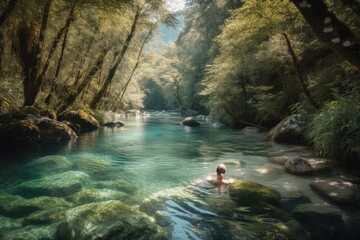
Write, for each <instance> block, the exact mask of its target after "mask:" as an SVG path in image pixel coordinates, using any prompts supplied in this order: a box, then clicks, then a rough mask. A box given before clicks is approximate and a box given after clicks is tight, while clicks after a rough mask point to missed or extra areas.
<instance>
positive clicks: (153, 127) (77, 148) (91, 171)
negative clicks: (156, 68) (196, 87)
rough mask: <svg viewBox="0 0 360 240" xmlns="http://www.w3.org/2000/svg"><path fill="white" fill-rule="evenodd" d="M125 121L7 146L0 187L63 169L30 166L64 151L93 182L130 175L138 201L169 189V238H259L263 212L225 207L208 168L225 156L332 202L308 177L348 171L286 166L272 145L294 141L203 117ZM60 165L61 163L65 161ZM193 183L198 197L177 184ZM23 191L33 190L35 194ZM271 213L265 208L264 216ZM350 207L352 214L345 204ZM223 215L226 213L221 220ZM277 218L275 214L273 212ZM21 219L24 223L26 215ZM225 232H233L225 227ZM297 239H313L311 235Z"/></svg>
mask: <svg viewBox="0 0 360 240" xmlns="http://www.w3.org/2000/svg"><path fill="white" fill-rule="evenodd" d="M123 121H124V123H125V126H124V127H122V128H115V129H111V128H101V129H100V130H98V131H95V132H91V133H86V134H83V135H82V136H80V137H79V139H78V141H77V142H76V143H69V144H67V145H65V146H62V147H59V146H53V145H42V146H37V147H31V148H26V149H15V150H12V151H10V150H9V151H7V152H3V156H2V163H3V166H2V168H1V170H0V181H1V182H0V184H1V185H0V186H1V192H2V193H7V192H11V191H12V189H14V188H15V189H16V187H17V186H18V185H19V184H22V183H24V182H27V181H32V180H34V179H39V178H44V177H46V176H47V175H50V174H54V173H55V172H56V171H55V172H54V171H53V169H51V167H50V168H49V167H47V168H45V169H42V170H41V171H42V172H41V171H40V172H39V171H38V170H37V169H38V168H36V167H35V168H31V169H35V170H34V171H32V170H31V171H29V166H32V167H34V165H31V163H32V161H34V160H36V159H39V158H40V157H45V158H46V156H54V155H56V156H58V157H59V156H64V157H66V159H67V160H68V161H69V162H70V163H71V164H72V165H69V166H70V167H67V169H66V170H67V171H68V170H73V171H84V172H86V173H87V174H88V175H89V176H90V180H89V181H90V183H87V185H86V186H90V185H91V186H94V184H95V183H97V182H102V183H103V182H111V181H113V180H114V181H122V182H124V183H125V185H126V187H127V190H126V189H125V190H123V192H126V194H127V197H126V200H124V201H125V202H126V204H128V205H130V206H133V207H136V208H137V207H138V206H141V204H142V202H143V201H144V199H146V198H149V197H150V196H152V195H154V194H155V195H156V194H158V195H161V196H164V195H166V194H168V195H167V196H166V200H162V202H161V201H160V204H163V206H162V212H163V213H164V214H165V216H166V217H167V219H168V221H170V222H171V223H169V224H168V225H171V228H169V229H171V230H170V233H168V235H167V237H168V238H170V239H220V238H222V239H257V238H258V235H256V234H255V233H254V234H252V233H251V231H257V230H254V229H256V228H255V227H254V226H255V225H252V223H255V222H256V219H259V218H258V217H253V218H250V217H246V213H245V215H244V216H241V217H239V216H238V215H237V216H234V215H232V216H230V215H229V214H228V213H222V212H221V211H222V210H224V209H226V204H227V203H228V200H229V199H227V198H226V194H227V193H226V191H225V193H222V194H223V195H224V196H225V197H219V196H217V195H218V194H217V193H216V191H213V189H212V188H211V187H209V186H207V185H206V184H200V185H201V186H200V187H199V186H197V185H196V184H194V182H200V181H199V179H200V180H201V179H206V178H207V177H209V176H211V177H213V178H214V177H215V168H216V166H217V165H218V164H219V163H225V164H226V166H227V172H226V175H225V176H226V177H227V178H235V179H239V180H247V181H252V182H256V183H259V184H262V185H264V186H267V187H270V188H272V189H275V190H277V191H278V192H280V193H281V195H282V196H287V195H288V194H289V193H293V192H302V194H303V195H304V196H306V197H307V198H308V199H310V201H311V202H312V204H314V205H320V206H328V205H329V203H327V202H326V201H324V200H323V199H321V198H319V197H318V195H317V194H316V193H314V192H313V191H312V190H311V188H310V186H309V184H310V183H311V182H313V181H314V180H315V179H316V180H318V179H329V178H331V177H333V176H334V175H339V174H342V172H340V170H338V171H336V172H333V173H331V174H325V175H321V176H308V177H300V176H294V175H290V174H287V173H285V172H284V171H283V169H282V167H281V166H279V165H275V164H272V163H270V162H269V161H268V153H269V152H276V151H280V150H283V149H286V148H289V147H291V146H286V145H280V144H275V143H272V142H269V141H267V140H266V139H265V135H264V134H261V133H254V132H252V131H250V132H243V131H241V130H234V129H227V128H221V129H219V128H214V127H212V126H211V125H209V124H206V123H204V122H203V123H202V125H201V126H200V127H196V128H190V127H184V126H181V125H180V124H179V122H180V119H179V118H177V117H165V116H164V117H160V116H158V117H148V118H144V117H141V118H131V119H123ZM79 159H80V160H79ZM87 159H90V160H87ZM29 164H30V165H29ZM49 169H50V170H49ZM59 169H60V170H59ZM57 170H59V172H61V171H62V170H61V167H60V168H58V169H57ZM95 185H96V184H95ZM86 186H85V188H86ZM188 186H193V189H194V188H195V190H196V191H195V194H193V196H192V197H191V198H188V199H186V200H182V198H181V197H178V196H176V195H177V193H176V191H177V189H179V188H180V189H181V188H185V189H189V188H188ZM179 191H180V190H179ZM181 191H182V190H181ZM0 194H1V193H0ZM19 195H21V193H20V194H19ZM179 195H181V194H180V193H179ZM212 195H213V197H214V199H215V200H214V201H216V202H217V204H218V205H219V206H220V207H219V206H218V208H217V207H209V201H210V202H211V200H209V197H210V198H211V196H212ZM24 196H25V197H26V198H29V196H30V195H26V194H24ZM31 196H32V195H31ZM173 196H175V197H174V198H173ZM65 198H66V197H65ZM3 199H4V198H3ZM66 199H68V198H66ZM0 200H1V198H0ZM89 201H90V200H89ZM0 205H1V204H0ZM0 208H1V206H0ZM1 211H3V212H4V210H1V209H0V213H1ZM218 211H219V212H218ZM231 211H232V210H231ZM5 212H6V211H5ZM264 214H265V213H263V214H262V213H261V212H260V213H258V214H257V216H261V215H264ZM288 214H290V213H288ZM343 214H344V215H345V216H348V215H347V214H348V213H347V212H346V211H343ZM4 215H5V216H4V217H1V216H0V230H3V231H4V232H5V231H6V232H10V233H11V232H12V231H15V230H16V229H19V225H16V224H15V223H14V224H13V225H11V226H14V227H13V228H12V227H11V226H10V227H9V225H6V224H7V223H8V222H9V221H10V220H11V219H12V220H13V219H14V218H15V217H14V216H11V214H10V213H9V212H7V213H6V214H4ZM218 218H225V219H224V221H222V220H221V219H220V220H219V219H218ZM271 218H273V219H275V217H274V216H271ZM288 218H289V219H290V220H293V219H292V218H291V217H288ZM9 219H10V220H9ZM12 220H11V221H12ZM225 220H226V221H225ZM290 220H289V221H290ZM11 221H10V222H11ZM239 222H240V223H242V225H241V226H243V227H245V228H246V229H247V232H250V233H246V234H244V235H241V234H240V235H239V232H237V231H235V230H231V231H229V229H231V228H232V224H237V223H239ZM277 223H278V222H277ZM21 224H22V225H23V226H24V222H21ZM42 224H43V225H44V223H42ZM5 225H6V226H5ZM43 225H41V226H43ZM45 225H46V224H45ZM160 225H161V224H160ZM168 225H166V226H168ZM269 226H270V225H269ZM221 232H226V233H223V235H221V234H222V233H221ZM294 235H295V236H296V233H294ZM8 236H11V234H10V235H9V234H8V235H6V234H5V235H4V236H3V237H4V239H16V238H10V237H8ZM14 236H15V235H14ZM0 237H1V234H0ZM34 239H36V238H34ZM274 239H280V238H274ZM290 239H291V238H290ZM296 239H307V235H306V234H305V235H304V236H298V238H297V237H296Z"/></svg>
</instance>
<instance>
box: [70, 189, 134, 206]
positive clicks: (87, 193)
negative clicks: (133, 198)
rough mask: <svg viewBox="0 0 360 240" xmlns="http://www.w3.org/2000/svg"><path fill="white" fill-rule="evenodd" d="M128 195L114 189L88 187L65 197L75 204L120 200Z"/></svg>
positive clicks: (123, 199)
mask: <svg viewBox="0 0 360 240" xmlns="http://www.w3.org/2000/svg"><path fill="white" fill-rule="evenodd" d="M128 197H129V195H127V194H126V193H123V192H120V191H115V190H111V189H95V188H88V189H82V190H81V191H80V192H77V193H75V194H73V195H71V196H69V197H67V199H68V200H69V201H71V202H73V203H75V204H76V205H82V204H87V203H92V202H103V201H109V200H120V201H125V200H126V199H128Z"/></svg>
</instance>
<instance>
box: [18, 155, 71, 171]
mask: <svg viewBox="0 0 360 240" xmlns="http://www.w3.org/2000/svg"><path fill="white" fill-rule="evenodd" d="M72 166H73V163H72V162H70V161H69V160H68V159H67V158H66V157H65V156H60V155H49V156H45V157H41V158H37V159H35V160H33V161H32V162H30V163H28V164H26V165H25V169H26V171H27V172H29V173H32V174H40V175H48V174H49V173H55V172H59V171H65V170H69V169H70V168H71V167H72Z"/></svg>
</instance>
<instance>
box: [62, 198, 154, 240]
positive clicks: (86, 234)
mask: <svg viewBox="0 0 360 240" xmlns="http://www.w3.org/2000/svg"><path fill="white" fill-rule="evenodd" d="M66 216H67V217H66V218H67V223H68V226H69V229H70V230H71V232H72V233H73V236H72V239H77V240H85V239H151V238H152V237H153V236H154V235H155V234H156V233H157V228H156V226H155V225H154V224H153V223H151V221H150V220H149V219H148V218H147V217H146V215H144V214H142V213H140V212H138V211H136V210H134V209H131V208H130V207H129V206H126V205H125V204H123V203H122V202H120V201H114V200H113V201H107V202H100V203H91V204H86V205H82V206H79V207H76V208H73V209H70V210H68V211H67V214H66Z"/></svg>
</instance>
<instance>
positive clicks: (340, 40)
mask: <svg viewBox="0 0 360 240" xmlns="http://www.w3.org/2000/svg"><path fill="white" fill-rule="evenodd" d="M291 1H292V2H293V3H294V4H295V6H296V7H297V9H298V10H299V12H300V13H301V14H302V15H303V17H304V18H305V20H306V22H307V23H308V24H309V25H310V26H311V28H312V29H313V30H314V32H315V34H316V35H317V36H318V37H319V38H320V39H321V40H322V41H323V42H324V43H325V44H326V45H327V46H328V47H329V48H331V49H332V50H333V51H335V52H336V53H338V54H339V55H341V56H342V57H343V58H344V59H345V60H347V61H349V62H350V63H351V64H353V65H354V66H356V67H357V68H358V69H360V40H359V38H358V37H357V36H356V35H355V34H354V32H353V31H352V30H351V29H350V28H349V27H348V26H347V25H345V24H344V23H343V22H342V21H340V20H339V19H338V18H337V16H336V15H335V14H334V13H332V12H330V11H329V10H328V7H327V5H326V4H325V2H324V1H323V0H318V1H305V0H291ZM350 2H352V1H349V3H350ZM353 4H354V5H351V6H358V5H357V4H356V3H353Z"/></svg>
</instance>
